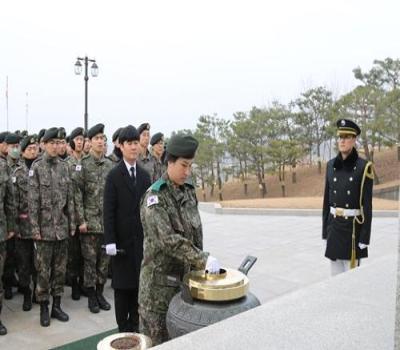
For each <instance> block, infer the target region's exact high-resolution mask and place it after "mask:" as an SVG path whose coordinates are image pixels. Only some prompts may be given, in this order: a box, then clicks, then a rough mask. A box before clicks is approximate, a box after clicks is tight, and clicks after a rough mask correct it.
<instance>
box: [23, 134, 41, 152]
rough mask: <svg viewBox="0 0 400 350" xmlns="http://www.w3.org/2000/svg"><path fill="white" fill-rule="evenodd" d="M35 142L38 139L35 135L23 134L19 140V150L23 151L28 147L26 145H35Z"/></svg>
mask: <svg viewBox="0 0 400 350" xmlns="http://www.w3.org/2000/svg"><path fill="white" fill-rule="evenodd" d="M37 142H38V140H37V138H36V137H35V135H28V136H25V137H24V138H23V139H22V141H21V151H22V152H24V151H25V150H26V149H27V148H28V146H30V145H36V143H37Z"/></svg>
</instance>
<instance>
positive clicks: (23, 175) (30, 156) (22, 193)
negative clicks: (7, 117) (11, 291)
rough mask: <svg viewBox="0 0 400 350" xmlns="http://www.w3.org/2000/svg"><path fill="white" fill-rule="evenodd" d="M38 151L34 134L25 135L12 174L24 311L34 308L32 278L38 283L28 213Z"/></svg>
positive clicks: (18, 262)
mask: <svg viewBox="0 0 400 350" xmlns="http://www.w3.org/2000/svg"><path fill="white" fill-rule="evenodd" d="M38 151H39V150H38V145H37V140H36V139H35V138H34V137H33V136H27V137H25V138H24V139H23V140H22V142H21V152H22V159H21V162H20V165H19V166H18V167H17V169H15V171H14V173H13V176H12V182H13V184H14V195H15V204H16V209H17V220H16V224H17V238H16V241H15V246H16V253H17V268H18V277H19V285H20V289H21V291H22V293H23V295H24V301H23V304H22V309H23V310H24V311H29V310H31V309H32V290H31V288H30V285H31V280H32V281H34V285H36V271H35V268H34V249H33V237H32V229H31V224H30V222H29V215H28V214H29V213H28V174H29V170H30V169H31V166H32V163H33V161H34V160H35V159H36V158H37V156H38Z"/></svg>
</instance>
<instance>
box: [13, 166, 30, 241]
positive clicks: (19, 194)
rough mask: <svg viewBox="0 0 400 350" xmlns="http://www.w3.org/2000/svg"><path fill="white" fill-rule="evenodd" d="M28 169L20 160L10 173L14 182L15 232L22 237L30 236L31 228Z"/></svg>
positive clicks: (27, 237) (28, 237)
mask: <svg viewBox="0 0 400 350" xmlns="http://www.w3.org/2000/svg"><path fill="white" fill-rule="evenodd" d="M28 174H29V169H28V167H27V165H26V164H25V162H23V161H21V162H20V163H19V166H18V167H17V168H16V169H15V170H14V173H13V174H12V182H13V184H14V198H15V206H16V209H17V218H16V224H17V227H18V229H17V232H18V233H19V234H20V236H21V238H23V239H30V238H32V228H31V224H30V221H29V208H28V188H29V185H28V180H29V177H28Z"/></svg>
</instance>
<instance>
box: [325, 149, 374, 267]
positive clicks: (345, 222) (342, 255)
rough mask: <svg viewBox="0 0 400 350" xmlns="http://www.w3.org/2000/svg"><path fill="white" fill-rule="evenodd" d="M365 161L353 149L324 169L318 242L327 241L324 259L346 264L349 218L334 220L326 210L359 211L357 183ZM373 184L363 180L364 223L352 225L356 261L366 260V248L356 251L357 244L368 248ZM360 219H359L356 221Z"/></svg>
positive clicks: (349, 237) (358, 183)
mask: <svg viewBox="0 0 400 350" xmlns="http://www.w3.org/2000/svg"><path fill="white" fill-rule="evenodd" d="M366 165H367V161H366V160H365V159H362V158H360V157H359V156H358V153H357V151H356V150H355V149H353V151H352V152H351V154H350V155H349V156H348V157H347V158H346V159H345V160H343V159H342V157H341V154H340V153H339V154H338V156H337V157H336V158H334V159H331V160H330V161H329V162H328V164H327V168H326V180H325V193H324V206H323V219H322V220H323V223H322V238H323V239H326V240H327V244H326V251H325V256H326V257H327V258H329V259H331V260H336V259H343V260H350V258H351V245H352V232H353V217H348V218H346V217H339V216H336V217H334V216H333V215H332V214H330V207H336V208H344V209H360V191H361V181H362V177H363V173H364V169H365V167H366ZM372 186H373V180H372V179H371V178H369V177H366V179H365V183H364V188H363V196H362V206H363V208H364V216H365V221H364V223H363V224H362V225H360V224H358V223H356V224H355V230H356V258H357V259H360V258H366V257H367V256H368V248H364V249H360V248H359V246H358V243H363V244H367V245H368V244H369V242H370V237H371V221H372ZM359 219H361V217H359Z"/></svg>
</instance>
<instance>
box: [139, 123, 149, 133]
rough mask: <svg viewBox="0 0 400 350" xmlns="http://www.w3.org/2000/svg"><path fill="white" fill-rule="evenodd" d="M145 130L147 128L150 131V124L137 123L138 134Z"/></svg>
mask: <svg viewBox="0 0 400 350" xmlns="http://www.w3.org/2000/svg"><path fill="white" fill-rule="evenodd" d="M145 130H149V131H150V124H149V123H142V124H140V125H139V127H138V129H137V131H138V133H139V135H140V134H141V133H142V132H143V131H145Z"/></svg>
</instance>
